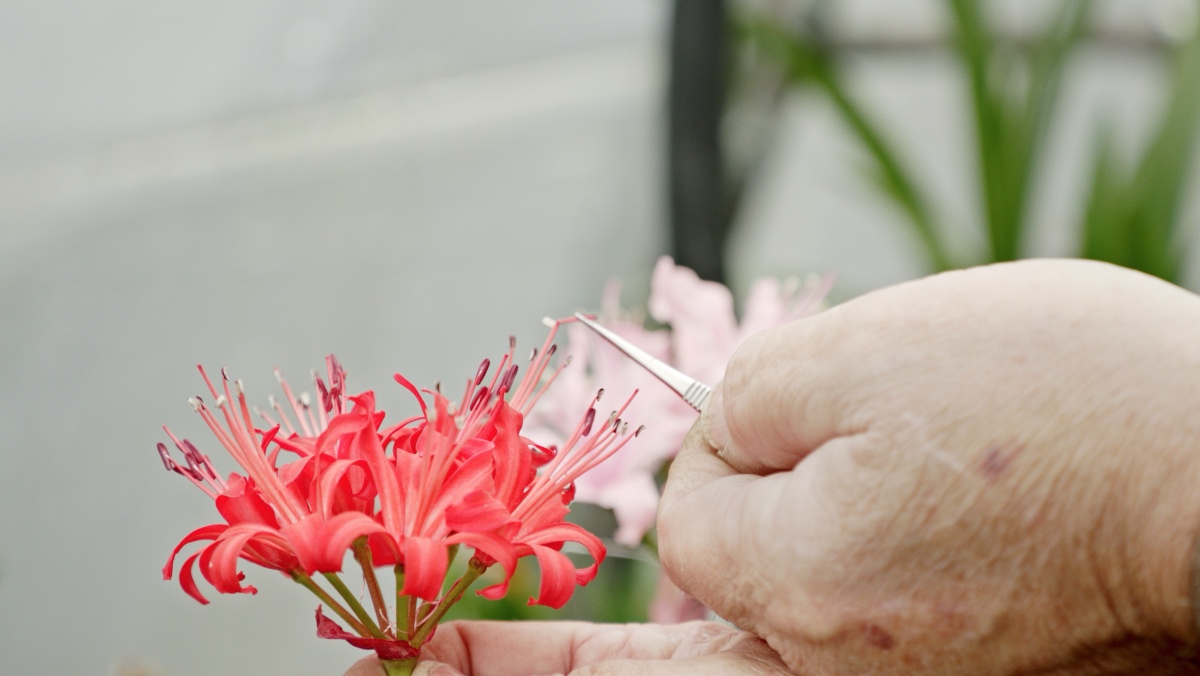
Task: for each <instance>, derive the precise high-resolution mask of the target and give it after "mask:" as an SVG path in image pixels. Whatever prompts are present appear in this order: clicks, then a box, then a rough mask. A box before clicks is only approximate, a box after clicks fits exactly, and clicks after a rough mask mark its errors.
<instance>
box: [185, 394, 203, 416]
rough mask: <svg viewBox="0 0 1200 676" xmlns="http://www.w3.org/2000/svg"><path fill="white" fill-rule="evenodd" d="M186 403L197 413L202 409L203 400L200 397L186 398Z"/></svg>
mask: <svg viewBox="0 0 1200 676" xmlns="http://www.w3.org/2000/svg"><path fill="white" fill-rule="evenodd" d="M188 403H189V404H191V405H192V408H194V409H196V412H197V413H199V412H200V411H201V410H202V409H203V408H204V400H203V399H201V398H200V397H188Z"/></svg>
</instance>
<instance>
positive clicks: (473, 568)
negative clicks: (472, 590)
mask: <svg viewBox="0 0 1200 676" xmlns="http://www.w3.org/2000/svg"><path fill="white" fill-rule="evenodd" d="M485 570H487V567H485V566H484V565H483V564H481V563H479V561H477V560H476V559H471V563H470V564H468V565H467V572H465V573H463V576H462V577H460V578H458V580H457V581H456V582H455V583H454V586H453V587H450V591H448V592H446V595H445V596H443V597H442V600H441V601H440V602H438V604H437V608H434V610H433V612H432V613H431V614H430V615H429V617H428V618H426V619H425V621H424V622H422V623H421V626H420V628H418V629H417V632H416V633H415V634H413V637H412V640H410V641H409V642H408V643H409V645H411V646H412V647H414V648H420V647H421V645H422V644H423V643H425V639H427V638H429V635H430V634H431V633H433V630H434V628H436V627H437V624H438V622H441V621H442V618H443V617H445V616H446V613H447V612H449V610H450V606H453V605H454V604H455V603H458V602H459V601H460V600H461V599H462V597H463V594H465V593H467V589H468V588H469V587H470V586H471V584H472V583H473V582H475V580H477V579H479V576H480V575H483V571H485Z"/></svg>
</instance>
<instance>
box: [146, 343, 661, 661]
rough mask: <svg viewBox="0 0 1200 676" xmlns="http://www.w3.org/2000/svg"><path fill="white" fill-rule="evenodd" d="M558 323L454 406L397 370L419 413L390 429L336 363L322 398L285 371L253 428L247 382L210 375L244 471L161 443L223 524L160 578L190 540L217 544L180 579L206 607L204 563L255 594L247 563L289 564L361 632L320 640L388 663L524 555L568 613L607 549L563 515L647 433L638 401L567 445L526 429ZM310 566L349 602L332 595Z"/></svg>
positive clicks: (329, 625) (225, 581)
mask: <svg viewBox="0 0 1200 676" xmlns="http://www.w3.org/2000/svg"><path fill="white" fill-rule="evenodd" d="M558 326H559V322H552V331H551V333H550V335H549V337H548V338H547V339H546V343H545V344H544V345H543V346H542V348H541V349H540V350H534V352H533V355H532V356H531V358H530V362H529V364H528V367H527V369H526V370H525V372H524V374H523V376H522V377H520V378H518V376H519V375H522V374H521V369H520V368H519V367H518V366H517V365H516V364H515V363H513V362H514V350H515V343H514V341H512V340H510V345H509V351H508V353H507V354H506V355H504V356H503V357H502V358H501V360H500V362H499V364H498V365H497V366H496V368H495V369H493V368H492V365H491V362H490V361H488V360H484V362H483V363H482V364H481V365H480V367H479V369H478V370H477V371H476V373H475V374H474V375H473V376H472V377H471V378H468V379H467V381H466V387H465V389H464V393H463V395H462V397H461V399H460V400H459V401H457V402H453V401H451V400H450V399H449V398H447V397H446V396H444V395H443V394H442V393H441V391H440V390H435V391H422V390H418V389H417V387H416V386H414V385H413V384H412V383H411V382H409V381H408V380H407V379H405V378H404V377H403V376H401V375H399V374H397V375H396V376H395V380H396V382H397V383H399V384H400V385H401V386H402V387H404V388H405V389H407V390H408V391H409V392H411V393H412V395H413V396H414V397H415V398H416V400H417V402H418V404H419V406H420V410H421V413H420V414H419V415H416V416H413V417H411V418H408V419H406V420H402V421H400V422H399V423H396V424H393V425H390V426H385V425H384V420H385V417H386V416H385V413H384V412H383V411H380V410H377V408H376V405H375V395H374V393H373V392H371V391H366V392H363V393H361V394H357V395H353V396H347V395H346V390H345V373H344V371H343V370H342V369H341V366H340V364H338V362H337V360H336V359H334V358H333V357H332V356H331V357H329V358H328V360H327V367H328V369H327V370H328V375H327V378H328V383H327V382H326V381H325V380H322V379H321V378H315V379H314V385H315V387H316V390H317V392H318V394H319V405H318V406H316V407H314V406H312V405H311V403H310V400H309V399H308V398H307V397H306V396H304V395H301V396H299V397H298V396H296V395H295V394H294V393H293V392H292V390H291V388H290V387H289V385H288V383H287V381H286V380H284V379H282V378H280V385H281V387H282V389H283V393H284V403H283V404H280V403H279V402H276V401H274V400H272V401H271V411H270V412H267V411H258V414H259V416H260V418H261V419H262V420H263V421H264V423H265V427H264V428H260V427H255V425H254V424H253V422H252V419H251V413H250V408H249V406H248V405H247V403H246V398H245V395H244V394H243V392H242V387H241V384H240V383H238V382H234V383H233V385H232V386H231V385H230V381H229V380H228V378H226V377H225V374H224V372H222V379H221V389H220V390H218V388H217V387H216V386H215V385H214V384H213V382H212V381H211V379H209V377H208V375H207V373H206V372H205V371H204V369H202V368H201V369H200V371H201V375H202V376H203V378H204V382H205V384H206V386H207V387H208V389H209V392H210V394H211V395H212V397H213V399H214V401H215V404H214V405H215V412H214V409H213V408H211V407H210V406H209V405H208V404H206V403H205V402H204V401H203V400H201V399H200V398H198V397H197V398H194V399H193V400H192V401H193V405H194V407H195V408H196V411H197V412H198V413H199V414H200V416H201V418H202V419H203V420H204V421H205V423H206V424H207V426H208V427H209V429H210V430H211V431H212V433H213V435H214V436H215V437H216V438H217V440H218V441H219V442H220V444H221V445H222V446H224V447H225V449H226V451H227V452H228V453H229V454H230V456H231V457H232V458H233V459H234V460H235V462H236V463H237V464H238V465H239V467H240V469H241V471H242V472H243V473H242V474H240V473H234V474H230V475H229V477H228V478H226V479H222V478H220V476H219V475H218V474H217V472H216V470H215V468H214V467H213V463H212V462H211V461H210V459H209V458H208V457H207V456H205V455H204V454H202V453H201V452H200V451H199V450H198V449H197V447H196V446H195V445H194V444H192V443H191V442H190V441H188V440H186V439H180V438H178V437H176V436H175V435H174V434H172V433H171V432H170V431H169V430H168V431H167V434H168V436H169V437H170V438H171V440H172V442H173V443H174V444H175V446H176V448H177V450H178V453H179V454H181V455H182V458H183V461H182V462H179V461H177V460H176V459H175V458H176V456H175V455H173V454H171V453H170V452H169V450H168V448H167V446H166V444H159V454H160V456H161V457H162V459H163V462H164V464H165V465H166V467H167V469H168V470H171V471H173V472H175V473H178V474H180V475H182V476H184V477H185V478H187V479H188V480H189V481H191V482H192V483H193V484H195V485H196V486H198V487H199V488H200V489H201V490H202V491H204V492H205V493H206V494H208V495H209V497H211V498H213V500H214V502H215V504H216V507H217V511H218V513H219V514H220V515H221V516H222V518H223V519H224V523H215V524H210V525H207V526H203V527H201V528H198V529H196V530H194V531H192V532H191V533H189V534H188V535H187V536H185V537H184V539H183V540H182V541H181V542H180V543H179V544H178V545H177V546H176V547H175V549H174V551H173V552H172V553H171V556H170V558H169V559H168V562H167V565H166V567H165V568H164V569H163V574H164V577H166V578H168V579H169V578H170V577H171V576H172V575H173V573H174V569H175V565H174V564H175V557H176V556H177V555H178V554H179V552H180V551H181V550H182V549H183V548H184V547H185V546H187V545H189V544H192V543H195V542H206V543H207V544H205V545H204V546H203V547H201V548H200V549H199V550H198V551H197V552H195V553H193V554H192V555H191V556H189V557H188V558H187V559H186V560H185V561H184V563H183V565H182V566H180V583H181V585H182V586H183V588H184V590H185V591H186V592H187V593H188V594H190V595H191V596H193V597H194V598H196V599H197V600H199V601H201V602H202V603H206V602H207V601H206V599H205V598H204V596H203V595H202V594H201V593H200V591H199V588H198V586H197V585H196V582H195V576H194V570H195V569H197V568H198V569H199V570H200V573H201V575H202V576H203V577H204V579H206V580H207V581H208V582H209V583H210V584H211V585H212V586H213V587H214V588H215V589H216V590H217V591H219V592H223V593H238V592H240V593H253V592H254V588H253V587H250V586H246V585H243V584H242V580H243V577H244V576H243V574H242V573H241V572H240V571H238V569H237V563H238V561H239V559H240V560H241V561H248V562H250V563H253V564H256V565H258V566H260V567H264V568H269V569H273V570H278V571H280V572H283V573H285V574H287V575H289V576H291V577H292V578H293V579H295V580H296V581H297V582H300V583H301V584H303V585H304V586H306V587H308V588H309V589H310V590H312V591H313V592H314V593H315V594H317V595H318V596H319V597H320V598H321V600H322V602H323V603H325V605H327V606H329V607H330V608H332V609H333V610H334V611H336V612H337V614H338V616H339V617H340V618H341V619H342V620H343V621H344V622H345V623H346V624H347V625H349V626H350V628H351V629H352V630H354V632H355V633H353V634H352V633H350V632H346V631H345V630H343V629H341V628H340V627H338V626H337V624H336V623H335V622H334V621H333V620H331V619H329V618H326V617H324V615H322V614H320V613H318V633H319V634H320V635H321V636H324V637H328V638H346V637H348V636H349V637H352V638H353V641H351V642H352V643H353V644H355V645H359V646H360V647H370V648H373V649H375V650H376V651H377V652H378V653H379V654H380V656H381V657H382V658H384V659H401V657H402V656H405V655H408V656H411V654H414V653H413V652H412V651H414V650H416V649H419V647H420V646H421V644H422V643H423V642H424V641H426V640H428V638H429V637H430V636H431V635H432V633H433V630H434V629H435V628H436V625H437V622H438V621H439V620H440V619H441V617H442V616H443V615H444V614H445V612H446V611H447V610H448V609H449V607H450V605H452V604H453V603H455V602H456V601H458V600H459V599H460V598H461V597H462V595H463V593H464V592H465V591H466V590H467V588H468V587H469V586H470V585H471V583H472V582H473V581H474V580H475V579H476V578H477V577H479V576H480V575H481V574H482V573H483V572H484V571H485V570H486V569H487V568H489V567H490V566H492V565H494V564H497V563H498V564H499V565H500V566H501V568H503V569H504V573H505V574H504V576H503V578H502V579H501V580H500V581H499V582H498V583H496V584H494V585H492V586H490V587H488V588H486V589H483V590H481V591H480V592H479V593H480V594H481V595H483V596H485V597H488V598H498V597H500V596H502V595H504V593H505V592H506V591H507V588H508V582H509V579H510V578H511V576H512V573H513V570H514V568H515V565H516V561H517V559H519V558H520V557H524V556H533V557H535V558H536V559H537V560H538V563H539V566H540V568H541V571H542V580H541V586H540V589H539V592H538V596H537V598H536V599H530V603H540V604H544V605H549V606H552V607H560V606H562V605H563V604H564V603H566V601H567V600H568V599H569V598H570V596H571V595H572V593H573V591H574V589H575V587H576V586H577V585H582V584H586V583H587V582H589V581H590V580H591V579H592V578H594V576H595V574H596V568H597V566H598V565H599V564H600V562H601V561H603V559H604V557H605V548H604V546H603V544H602V543H601V542H600V540H599V538H597V537H595V536H594V535H592V534H591V533H588V532H587V531H586V530H584V529H582V528H580V527H579V526H577V525H574V524H570V523H567V522H566V521H565V520H564V517H565V516H566V515H567V513H568V511H569V507H568V505H569V503H570V501H571V499H572V497H573V496H574V493H575V482H576V481H577V480H578V479H579V478H580V477H581V476H582V475H584V473H585V472H588V471H589V470H592V469H594V468H595V467H596V466H597V465H599V464H600V463H601V462H603V461H604V460H605V459H606V458H608V457H609V456H612V455H613V454H616V453H618V452H619V451H620V449H621V448H622V447H623V446H624V445H625V444H626V443H627V442H628V441H629V440H630V439H631V438H632V437H633V436H635V435H636V432H635V433H634V434H628V427H629V425H628V423H627V422H625V421H624V420H625V411H626V410H627V409H628V408H629V406H630V402H631V401H632V399H633V397H632V396H631V397H630V399H629V400H626V401H625V403H624V404H623V405H622V406H620V407H619V408H618V410H617V411H615V412H614V413H613V415H612V416H611V417H610V418H609V420H608V421H607V422H605V423H599V422H597V420H596V415H597V414H596V408H595V406H596V403H597V401H598V400H599V397H598V396H597V397H595V398H593V399H592V401H591V403H590V404H586V403H585V405H584V406H581V407H580V409H579V410H584V409H586V412H585V413H584V414H583V416H582V419H579V420H578V422H577V424H576V425H575V427H574V429H573V431H572V432H571V433H570V434H569V436H568V437H567V438H566V439H565V440H564V443H562V444H561V446H548V445H541V444H537V443H535V442H533V441H531V440H530V439H528V438H527V437H525V436H524V434H523V431H522V427H523V424H524V419H525V416H526V415H527V414H528V413H529V411H530V410H531V408H532V407H533V406H534V404H536V403H537V402H538V400H539V399H540V398H541V397H542V395H543V394H544V392H545V391H546V387H547V386H548V385H549V384H550V383H551V382H553V381H554V380H555V378H556V377H557V376H558V374H559V373H560V372H561V371H562V366H559V367H557V368H554V369H551V368H550V363H551V359H552V357H553V355H554V353H555V346H554V344H553V339H554V335H555V331H556V330H557V328H558ZM565 365H566V364H565V363H564V364H563V366H565ZM489 376H490V378H489ZM218 416H219V417H218ZM639 431H640V430H639ZM285 454H286V457H287V458H288V460H287V461H286V462H284V461H283V457H284V456H285ZM539 468H540V471H539ZM568 542H574V543H577V544H579V545H581V546H582V547H583V548H584V549H586V550H587V551H588V553H589V554H590V555H591V557H592V559H593V562H592V563H591V564H590V565H588V566H584V567H582V568H576V567H575V564H574V563H573V562H572V561H571V560H570V559H569V558H568V557H567V556H566V555H564V554H563V553H562V551H561V550H562V548H563V545H564V544H566V543H568ZM462 546H467V547H470V548H471V549H472V551H473V554H472V556H471V560H470V562H469V566H468V570H467V573H465V574H464V575H463V576H462V577H461V578H459V579H458V580H456V581H455V582H454V583H453V584H452V585H451V586H450V588H449V589H448V590H446V582H447V581H446V575H447V571H448V569H449V565H450V563H451V561H452V559H453V557H454V555H455V553H456V552H457V551H458V549H459V548H460V547H462ZM347 552H350V553H352V554H353V555H354V558H355V559H356V560H357V561H358V563H359V564H360V566H361V567H362V570H363V578H364V582H365V584H366V585H367V587H368V590H369V591H370V594H371V599H372V604H373V605H374V611H375V612H374V616H373V617H372V615H371V614H370V613H368V612H367V610H366V609H365V608H363V607H362V606H361V604H359V603H358V601H357V599H355V597H354V595H353V594H350V593H349V591H348V589H346V587H345V585H344V584H343V583H342V582H341V580H340V578H339V577H338V576H337V573H338V572H340V571H341V570H342V564H343V560H344V559H345V555H346V554H347ZM377 566H391V567H393V568H394V572H395V577H396V585H395V587H396V588H395V599H396V601H395V605H394V607H389V606H390V604H389V603H388V602H387V601H386V600H385V598H384V594H383V592H382V591H381V588H380V584H379V581H378V579H377V578H376V576H375V572H374V568H375V567H377ZM314 573H320V574H321V575H323V576H324V577H325V578H326V579H327V580H328V581H329V583H330V584H332V585H333V586H334V588H335V590H336V591H337V592H338V593H339V594H341V595H342V597H343V599H344V601H345V603H346V606H348V607H346V606H343V605H342V604H340V603H338V602H337V601H336V600H335V599H334V598H333V597H332V596H331V595H329V594H328V593H326V592H325V591H324V590H323V588H322V587H321V586H320V585H318V584H317V583H316V581H315V580H313V578H312V576H313V574H314ZM391 611H394V613H395V615H394V620H393V619H391V617H390V615H389V613H390V612H391ZM347 640H349V639H347ZM398 656H400V657H398ZM405 659H407V658H405Z"/></svg>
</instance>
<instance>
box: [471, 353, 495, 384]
mask: <svg viewBox="0 0 1200 676" xmlns="http://www.w3.org/2000/svg"><path fill="white" fill-rule="evenodd" d="M491 367H492V360H491V359H484V360H483V361H482V362H480V363H479V370H478V371H476V372H475V384H474V385H473V387H478V386H479V383H482V382H483V379H484V378H486V377H487V372H488V369H490V368H491Z"/></svg>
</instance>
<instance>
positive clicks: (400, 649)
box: [317, 606, 421, 660]
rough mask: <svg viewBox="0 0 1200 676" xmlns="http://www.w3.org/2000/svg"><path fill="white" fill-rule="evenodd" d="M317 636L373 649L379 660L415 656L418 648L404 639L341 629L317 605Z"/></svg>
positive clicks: (417, 653)
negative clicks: (366, 636)
mask: <svg viewBox="0 0 1200 676" xmlns="http://www.w3.org/2000/svg"><path fill="white" fill-rule="evenodd" d="M317 636H318V637H319V638H329V639H335V640H339V641H345V642H346V643H349V644H350V645H352V646H354V647H355V648H362V649H364V650H374V651H375V654H376V655H379V659H381V660H405V659H411V658H413V657H417V656H418V655H420V654H421V651H420V650H417V649H416V648H413V647H412V646H410V645H409V644H408V643H406V642H404V641H391V640H387V639H382V638H364V637H362V636H356V635H354V634H351V633H350V632H348V631H346V630H345V629H342V628H341V627H339V626H338V624H337V623H336V622H334V621H333V620H331V619H329V618H328V617H325V615H324V613H322V612H321V606H317Z"/></svg>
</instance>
